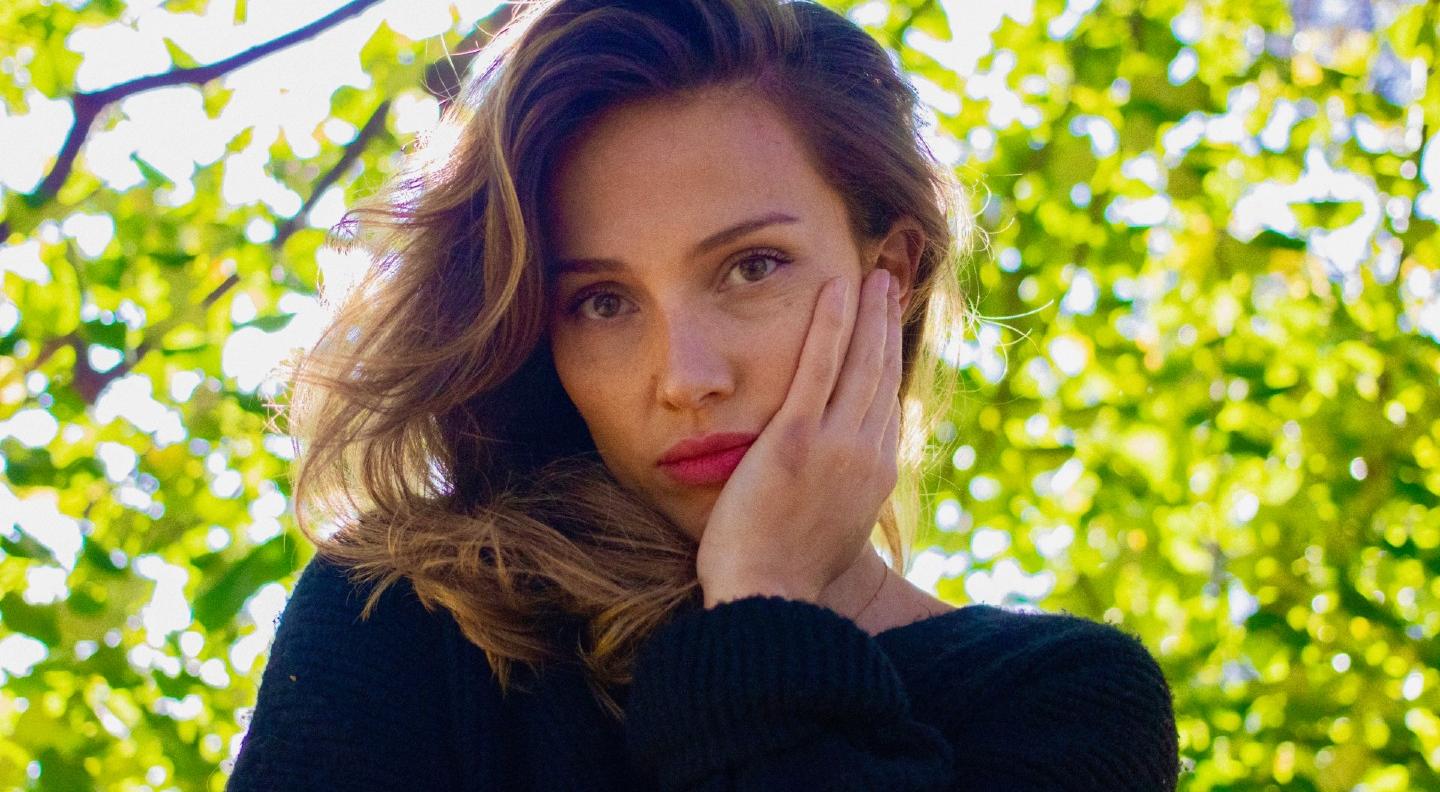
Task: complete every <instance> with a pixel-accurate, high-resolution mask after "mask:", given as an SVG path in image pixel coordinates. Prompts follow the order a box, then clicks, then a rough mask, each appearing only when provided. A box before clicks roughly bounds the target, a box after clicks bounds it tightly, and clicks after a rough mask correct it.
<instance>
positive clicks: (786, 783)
mask: <svg viewBox="0 0 1440 792" xmlns="http://www.w3.org/2000/svg"><path fill="white" fill-rule="evenodd" d="M363 604H364V592H363V591H361V590H357V589H355V588H353V587H352V586H351V585H350V584H349V583H348V581H347V580H346V579H345V578H344V575H343V573H342V572H341V571H340V570H339V569H337V568H336V567H334V566H332V565H330V564H327V563H325V562H323V561H321V560H320V559H319V558H316V559H315V560H312V561H311V562H310V564H309V566H307V567H306V569H305V570H304V572H303V573H302V574H301V576H300V579H299V581H298V582H297V583H296V585H295V589H294V592H293V593H292V595H291V598H290V601H289V603H288V604H287V605H286V608H285V611H284V613H283V614H282V615H281V619H280V624H279V627H278V629H277V632H276V637H275V642H274V644H273V646H272V647H271V651H270V659H269V661H268V663H267V665H266V668H265V672H264V675H263V676H262V679H261V686H260V691H259V696H258V699H257V701H256V707H255V712H254V716H253V718H252V720H251V722H250V725H249V729H248V732H247V733H246V736H245V738H244V740H243V742H242V745H241V749H240V753H239V756H238V758H237V760H236V764H235V767H234V770H233V772H232V774H231V777H230V779H229V782H228V786H227V789H228V790H229V792H253V791H256V790H321V789H324V790H332V789H350V790H396V791H397V792H398V791H400V790H404V792H418V791H419V790H456V791H457V792H458V791H459V790H476V791H477V792H478V791H480V790H484V791H485V792H490V791H491V790H542V789H543V790H563V789H586V790H589V789H593V790H622V789H623V790H644V789H667V790H669V789H674V790H679V789H687V790H722V789H723V790H761V789H842V790H843V789H857V790H860V789H865V790H993V789H1006V790H1019V791H1020V792H1025V791H1026V790H1042V789H1043V790H1075V791H1079V790H1173V789H1174V788H1175V785H1176V779H1177V776H1178V773H1179V770H1178V759H1177V752H1176V748H1177V745H1176V733H1175V723H1174V714H1173V710H1172V708H1171V697H1170V690H1169V687H1168V686H1167V685H1166V682H1165V679H1164V677H1163V676H1162V675H1161V673H1160V669H1159V667H1158V666H1157V665H1156V664H1155V661H1154V659H1153V658H1152V657H1151V656H1150V654H1149V652H1147V651H1146V650H1145V648H1144V647H1143V646H1142V645H1141V644H1140V643H1139V641H1137V640H1136V639H1135V638H1133V637H1131V636H1129V635H1126V634H1125V633H1123V632H1121V631H1120V630H1118V629H1116V628H1114V627H1111V626H1108V625H1103V624H1098V623H1095V622H1091V621H1088V620H1085V619H1080V618H1077V617H1073V616H1069V615H1064V614H1033V613H1015V612H1010V611H1005V610H1001V609H998V608H992V607H987V606H980V605H972V606H968V607H964V608H960V609H958V610H955V611H951V612H949V613H945V614H942V615H940V616H935V617H931V618H929V619H925V620H923V621H920V622H915V623H913V624H909V625H906V626H904V627H899V628H896V629H893V630H888V631H886V632H883V633H881V634H879V635H877V636H873V637H872V636H869V635H867V634H866V633H865V632H864V631H862V630H860V629H859V628H858V627H856V626H855V625H854V624H853V623H852V622H850V621H849V620H848V619H845V618H843V617H841V616H840V615H838V614H836V613H834V612H833V611H830V610H829V609H827V608H823V607H821V606H819V605H815V604H813V603H809V602H802V601H798V600H787V599H784V598H780V597H764V596H756V597H747V598H744V599H740V600H735V601H732V602H727V603H724V604H721V605H718V606H716V607H714V608H712V609H708V610H704V609H700V608H698V607H695V608H691V609H687V610H685V611H682V612H680V613H678V614H677V615H676V616H675V617H673V618H672V619H671V621H670V622H668V623H667V624H665V625H664V626H662V627H661V628H660V629H658V630H656V631H655V633H654V634H653V635H651V636H650V637H649V638H648V639H647V640H646V642H645V644H644V645H643V646H642V647H641V651H640V654H639V656H638V658H637V662H636V666H635V682H634V684H633V685H631V686H630V687H629V688H626V689H623V690H621V691H617V693H618V694H619V696H618V698H619V700H620V701H621V702H622V703H623V704H624V706H625V713H626V718H625V723H624V724H623V725H622V724H617V723H615V722H613V721H611V720H609V719H608V718H607V717H606V716H605V714H604V712H603V710H601V708H600V707H599V706H598V705H597V704H596V703H595V702H594V700H593V699H592V698H591V697H590V692H589V690H588V688H587V687H586V685H585V683H584V678H583V676H581V673H580V670H579V667H578V665H574V664H561V665H556V666H553V667H549V668H546V669H541V670H540V671H539V672H537V673H530V672H528V671H526V670H524V669H521V670H520V671H519V672H518V673H517V674H516V676H515V679H516V680H517V682H518V683H519V684H521V685H522V686H523V687H524V690H523V691H521V690H516V691H512V692H511V693H510V694H509V695H507V696H504V697H502V696H501V694H500V691H499V687H498V685H497V684H496V682H495V681H494V679H493V677H492V674H491V672H490V669H489V667H488V664H487V663H486V661H485V657H484V654H483V653H482V652H480V650H479V649H478V648H476V647H475V646H474V645H472V644H470V643H469V642H468V641H466V640H465V639H464V637H463V636H462V635H461V634H460V632H459V629H458V627H456V625H455V623H454V620H453V619H452V618H451V617H450V616H449V615H448V614H447V613H445V612H444V611H442V610H437V611H435V612H430V611H427V610H426V609H425V608H424V607H423V606H422V605H421V604H420V603H419V600H418V599H417V598H416V596H415V594H414V592H413V590H411V589H410V588H409V586H408V584H403V583H402V584H399V585H397V586H394V587H392V588H391V589H389V590H387V591H386V592H385V594H384V595H383V596H382V598H381V601H380V603H379V604H378V606H377V608H376V610H375V612H374V613H373V614H372V616H371V618H370V619H368V620H365V621H361V620H359V613H360V609H361V608H362V606H363Z"/></svg>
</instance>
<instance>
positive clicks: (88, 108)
mask: <svg viewBox="0 0 1440 792" xmlns="http://www.w3.org/2000/svg"><path fill="white" fill-rule="evenodd" d="M378 2H380V0H351V2H349V3H346V4H345V5H343V6H340V7H339V8H337V9H335V10H334V11H331V12H330V13H329V14H326V15H325V16H323V17H321V18H319V19H317V20H315V21H314V22H311V23H310V24H308V25H305V26H304V27H300V28H296V29H295V30H292V31H290V32H289V33H286V34H285V35H283V36H280V37H278V38H275V39H271V40H270V41H267V42H265V43H263V44H257V45H256V46H254V47H251V48H250V49H247V50H245V51H244V52H238V53H236V54H234V55H231V56H230V57H228V58H224V59H222V60H219V61H216V62H215V63H211V64H209V65H206V66H195V67H193V68H188V69H174V70H172V71H168V72H164V73H162V74H152V75H148V76H145V77H139V78H136V79H134V80H130V81H129V82H123V83H120V84H118V85H112V86H110V87H109V88H102V89H100V90H98V91H91V92H85V93H78V94H75V95H74V96H73V97H72V98H71V101H70V103H71V108H72V110H73V112H74V114H75V121H74V123H73V124H71V126H70V131H69V132H67V133H66V135H65V142H64V143H63V144H61V146H60V153H59V154H58V155H57V156H56V158H55V166H54V167H53V168H51V169H50V172H49V173H47V174H46V175H45V178H44V179H43V180H42V181H41V182H40V186H39V187H37V188H36V189H35V192H33V193H31V194H30V195H29V196H27V199H28V200H29V202H30V204H31V205H32V206H36V205H39V204H41V203H44V202H45V201H48V200H49V199H51V198H53V197H55V194H56V193H58V192H59V191H60V187H61V185H63V184H64V183H65V180H66V179H68V178H69V177H70V171H71V170H73V169H74V167H75V158H76V157H77V156H79V154H80V147H81V146H82V145H84V143H85V139H86V138H87V137H89V135H90V128H91V126H93V125H94V123H95V118H96V116H98V115H99V114H100V111H101V110H104V109H105V108H106V107H108V106H110V105H111V104H113V103H115V102H118V101H120V100H121V99H125V98H126V97H129V96H133V95H135V94H137V93H141V92H142V91H149V90H152V89H154V88H165V87H169V86H172V85H203V84H205V83H207V82H209V81H211V80H213V79H216V78H217V77H223V76H225V75H226V74H228V73H229V72H232V71H234V70H235V69H238V68H240V67H241V66H245V65H247V64H250V63H253V62H254V61H257V60H259V59H260V58H263V57H265V56H266V55H269V54H271V53H274V52H278V51H279V50H282V49H285V48H286V47H289V46H291V45H292V44H298V43H300V42H302V41H305V40H307V39H310V38H313V37H314V36H315V35H316V34H318V33H321V32H323V31H325V30H327V29H329V28H331V27H334V26H335V25H337V24H339V23H340V22H343V21H344V20H346V19H349V18H350V17H353V16H356V15H358V14H360V13H361V12H363V11H365V10H366V9H368V8H369V7H370V6H373V5H375V4H376V3H378ZM6 226H7V227H4V228H0V230H4V231H6V232H7V233H8V231H9V229H8V224H6ZM4 236H5V234H0V239H3V238H4Z"/></svg>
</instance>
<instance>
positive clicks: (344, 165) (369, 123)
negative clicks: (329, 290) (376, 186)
mask: <svg viewBox="0 0 1440 792" xmlns="http://www.w3.org/2000/svg"><path fill="white" fill-rule="evenodd" d="M389 111H390V100H389V99H386V100H385V101H383V102H381V103H380V106H379V107H376V108H375V112H373V113H371V114H370V118H369V119H367V120H366V121H365V125H364V126H362V127H360V131H359V133H357V134H356V135H355V139H354V140H351V141H350V142H349V143H347V144H345V150H344V151H343V152H342V153H341V154H340V159H339V160H338V161H336V163H335V165H334V167H332V168H330V170H328V171H325V175H323V176H321V177H320V181H318V182H316V183H315V189H313V190H311V191H310V197H309V198H306V199H305V203H303V204H301V206H300V211H298V212H296V213H295V214H293V215H291V216H290V217H288V218H286V219H285V222H284V223H282V224H281V225H280V228H279V230H277V231H276V232H275V239H274V241H273V242H271V243H270V246H271V247H273V248H275V249H276V250H279V249H280V248H281V246H283V245H284V244H285V240H287V239H289V238H290V235H291V234H294V233H295V230H296V229H297V228H299V227H300V221H301V218H303V217H304V216H305V215H306V214H308V213H309V212H310V210H311V209H313V208H314V207H315V203H316V202H317V201H319V200H320V196H322V195H324V194H325V191H326V190H328V189H330V186H331V185H333V184H334V183H335V182H336V181H337V180H338V179H339V178H340V176H341V175H342V174H344V173H345V171H346V170H348V169H349V168H350V165H351V164H353V163H354V162H355V160H357V159H359V158H360V154H361V153H362V152H363V151H364V150H365V146H366V144H368V143H369V142H370V138H373V137H375V135H377V134H379V132H380V130H382V129H384V128H385V116H386V114H387V113H388V112H389ZM205 299H206V300H207V301H211V302H213V300H210V298H209V297H207V298H205Z"/></svg>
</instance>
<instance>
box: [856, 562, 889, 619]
mask: <svg viewBox="0 0 1440 792" xmlns="http://www.w3.org/2000/svg"><path fill="white" fill-rule="evenodd" d="M889 579H890V567H889V566H888V565H887V566H886V567H885V574H884V575H883V576H881V578H880V585H878V586H876V587H875V593H874V594H871V595H870V601H869V602H867V603H865V607H863V608H861V609H860V612H859V613H857V614H855V621H859V620H860V617H861V616H864V615H865V611H867V610H870V606H871V605H874V604H875V598H876V597H878V596H880V589H883V588H885V581H886V580H889Z"/></svg>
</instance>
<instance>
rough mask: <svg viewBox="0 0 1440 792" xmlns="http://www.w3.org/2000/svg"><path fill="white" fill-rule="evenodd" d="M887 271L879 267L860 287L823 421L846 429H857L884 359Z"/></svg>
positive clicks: (867, 405) (867, 406)
mask: <svg viewBox="0 0 1440 792" xmlns="http://www.w3.org/2000/svg"><path fill="white" fill-rule="evenodd" d="M889 281H890V274H889V273H887V272H886V271H885V270H883V269H879V268H878V267H877V268H876V269H875V271H874V272H871V273H870V274H869V275H868V276H867V277H866V278H865V281H864V282H863V283H862V284H861V288H860V308H859V311H858V312H857V313H856V316H855V330H854V332H852V333H851V334H850V343H849V348H848V350H847V351H846V353H845V363H844V364H843V365H842V366H841V368H840V374H839V379H838V380H837V381H836V383H835V392H834V394H833V395H832V396H831V398H830V405H829V407H828V408H827V410H826V413H825V420H826V423H833V424H834V425H836V426H839V427H843V428H844V429H846V430H847V431H852V432H853V431H857V430H858V429H859V427H860V424H861V422H862V421H863V420H864V418H865V414H866V412H867V410H868V408H869V407H870V403H871V402H872V401H874V399H875V388H876V387H877V386H878V385H879V384H880V376H881V371H882V369H883V367H884V362H885V335H886V332H887V330H886V324H887V322H888V319H889V317H888V310H887V306H886V303H887V302H888V301H889V298H888V297H887V296H886V286H887V284H888V283H889Z"/></svg>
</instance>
